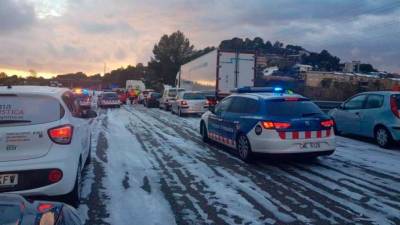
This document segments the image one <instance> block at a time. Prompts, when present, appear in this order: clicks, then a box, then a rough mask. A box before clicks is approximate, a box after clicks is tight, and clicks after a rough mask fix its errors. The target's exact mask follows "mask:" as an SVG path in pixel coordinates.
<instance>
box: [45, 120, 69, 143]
mask: <svg viewBox="0 0 400 225" xmlns="http://www.w3.org/2000/svg"><path fill="white" fill-rule="evenodd" d="M72 133H73V127H72V126H71V125H63V126H59V127H55V128H52V129H49V130H48V134H49V137H50V139H51V140H52V141H53V142H54V143H57V144H61V145H67V144H70V143H71V140H72Z"/></svg>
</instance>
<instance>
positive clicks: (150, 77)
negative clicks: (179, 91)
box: [0, 31, 376, 90]
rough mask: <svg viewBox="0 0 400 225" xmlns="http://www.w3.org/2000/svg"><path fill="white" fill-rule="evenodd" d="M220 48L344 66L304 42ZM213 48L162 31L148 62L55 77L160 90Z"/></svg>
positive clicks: (322, 66) (17, 80)
mask: <svg viewBox="0 0 400 225" xmlns="http://www.w3.org/2000/svg"><path fill="white" fill-rule="evenodd" d="M218 48H219V49H221V50H230V51H253V52H255V53H257V54H261V55H266V54H276V55H280V56H283V57H287V56H290V55H301V61H300V63H303V64H307V65H312V66H313V67H314V68H317V69H319V70H324V71H338V70H339V69H340V67H341V64H340V63H341V62H340V58H339V57H337V56H334V55H332V54H331V53H329V52H328V51H327V50H322V51H321V52H319V53H317V52H310V51H307V50H306V49H304V48H303V47H301V46H297V45H291V44H288V45H285V44H284V43H282V42H279V41H275V42H271V41H264V40H263V39H262V38H260V37H256V38H254V39H249V38H245V39H242V38H237V37H235V38H232V39H230V40H224V41H222V42H221V43H220V45H219V46H218ZM214 49H215V47H206V48H204V49H199V50H198V49H195V47H194V46H193V45H192V44H191V43H190V40H189V39H188V38H187V37H186V36H185V35H184V34H183V33H182V32H181V31H176V32H174V33H172V34H170V35H167V34H165V35H163V36H162V37H161V38H160V40H159V41H158V43H156V44H155V45H154V47H153V50H152V53H153V56H152V57H151V58H150V61H149V62H148V64H147V66H145V65H143V64H142V63H138V64H136V65H135V66H132V65H129V66H127V67H121V68H118V69H114V70H112V71H110V72H108V73H106V74H104V75H103V76H101V75H100V74H94V75H91V76H88V75H87V74H85V73H83V72H77V73H69V74H61V75H57V76H56V77H55V78H53V79H55V80H60V81H63V82H65V83H67V84H68V82H69V83H70V84H72V82H73V81H77V82H78V83H79V82H80V83H82V82H81V81H86V82H87V83H88V84H90V83H95V84H101V86H102V87H111V86H120V87H124V86H125V83H126V80H143V81H144V82H145V83H146V86H148V87H150V88H154V89H156V90H161V89H162V86H163V84H168V85H174V84H175V79H176V74H177V73H178V71H179V68H180V66H181V65H183V64H185V63H187V62H189V61H191V60H193V59H195V58H197V57H200V56H202V55H204V54H207V53H209V52H210V51H212V50H214ZM360 70H361V72H365V73H368V72H373V71H376V69H375V68H373V66H372V65H370V64H362V65H361V66H360ZM46 82H47V83H46ZM48 82H49V81H48V80H46V79H44V78H42V77H37V76H36V75H35V76H30V77H28V78H21V77H18V76H15V75H14V76H7V75H6V74H4V73H0V85H1V84H3V85H4V84H5V83H11V84H27V83H28V84H31V83H33V84H38V85H48ZM63 84H64V83H63ZM67 86H68V85H67Z"/></svg>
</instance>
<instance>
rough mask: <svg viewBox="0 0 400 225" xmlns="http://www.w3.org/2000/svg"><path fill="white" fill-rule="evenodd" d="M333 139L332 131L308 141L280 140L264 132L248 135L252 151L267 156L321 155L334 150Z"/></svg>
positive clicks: (274, 134)
mask: <svg viewBox="0 0 400 225" xmlns="http://www.w3.org/2000/svg"><path fill="white" fill-rule="evenodd" d="M335 139H336V138H335V135H334V133H333V130H332V131H331V132H330V135H329V136H326V137H322V138H309V139H281V138H280V137H279V136H278V134H277V132H275V131H265V132H263V133H262V134H261V135H255V134H254V133H252V134H249V141H250V144H251V149H252V151H253V152H256V153H268V154H308V153H321V154H322V153H324V152H330V151H334V150H335V149H336V141H335ZM306 143H307V144H306ZM310 143H313V145H314V144H315V143H318V145H319V147H312V146H311V144H310ZM305 144H306V145H305ZM314 146H315V145H314Z"/></svg>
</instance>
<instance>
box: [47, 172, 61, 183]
mask: <svg viewBox="0 0 400 225" xmlns="http://www.w3.org/2000/svg"><path fill="white" fill-rule="evenodd" d="M62 177H63V173H62V171H61V170H59V169H54V170H50V172H49V175H48V180H49V181H50V182H51V183H57V182H58V181H60V180H61V178H62Z"/></svg>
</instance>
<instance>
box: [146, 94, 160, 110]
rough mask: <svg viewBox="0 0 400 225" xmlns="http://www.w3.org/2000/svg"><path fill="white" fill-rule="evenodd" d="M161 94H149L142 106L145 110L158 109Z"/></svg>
mask: <svg viewBox="0 0 400 225" xmlns="http://www.w3.org/2000/svg"><path fill="white" fill-rule="evenodd" d="M160 98H161V94H160V93H158V92H150V94H149V95H148V97H147V98H146V99H145V101H144V105H145V106H146V107H147V108H158V107H159V106H160Z"/></svg>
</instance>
